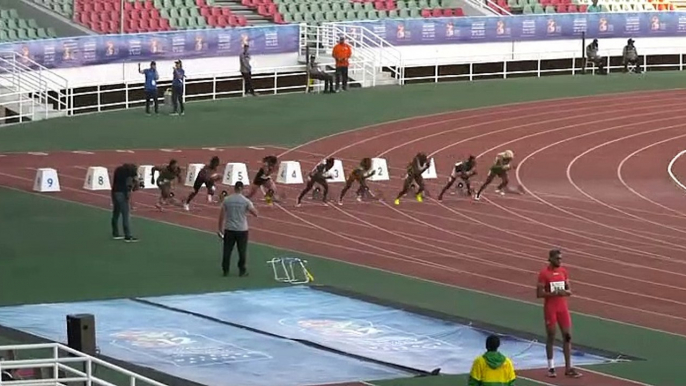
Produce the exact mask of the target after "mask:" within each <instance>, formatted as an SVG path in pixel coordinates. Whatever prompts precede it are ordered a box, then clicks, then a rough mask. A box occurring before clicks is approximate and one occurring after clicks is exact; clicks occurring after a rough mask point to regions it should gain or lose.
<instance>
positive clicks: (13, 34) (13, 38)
mask: <svg viewBox="0 0 686 386" xmlns="http://www.w3.org/2000/svg"><path fill="white" fill-rule="evenodd" d="M7 35H8V36H9V40H10V41H13V42H14V41H17V40H19V37H18V36H17V30H13V29H11V30H8V31H7Z"/></svg>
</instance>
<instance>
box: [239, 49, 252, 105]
mask: <svg viewBox="0 0 686 386" xmlns="http://www.w3.org/2000/svg"><path fill="white" fill-rule="evenodd" d="M249 48H250V46H248V45H247V44H246V45H244V46H243V52H241V55H240V56H239V60H240V63H241V75H242V76H243V80H244V81H245V93H246V94H251V95H252V96H256V95H255V89H253V87H252V65H251V64H250V52H248V50H249Z"/></svg>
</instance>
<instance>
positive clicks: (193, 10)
mask: <svg viewBox="0 0 686 386" xmlns="http://www.w3.org/2000/svg"><path fill="white" fill-rule="evenodd" d="M188 14H189V15H190V16H191V17H198V16H201V15H200V10H199V9H198V7H193V8H188Z"/></svg>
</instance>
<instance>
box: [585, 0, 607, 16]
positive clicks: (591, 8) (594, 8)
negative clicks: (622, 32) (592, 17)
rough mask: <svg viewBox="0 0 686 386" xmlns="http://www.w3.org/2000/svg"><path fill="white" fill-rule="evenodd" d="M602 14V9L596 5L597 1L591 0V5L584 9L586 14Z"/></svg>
mask: <svg viewBox="0 0 686 386" xmlns="http://www.w3.org/2000/svg"><path fill="white" fill-rule="evenodd" d="M596 12H603V7H602V6H600V5H598V0H593V1H592V3H591V5H589V6H588V8H586V13H596Z"/></svg>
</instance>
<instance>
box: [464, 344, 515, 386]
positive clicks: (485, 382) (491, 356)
mask: <svg viewBox="0 0 686 386" xmlns="http://www.w3.org/2000/svg"><path fill="white" fill-rule="evenodd" d="M499 347H500V338H498V336H496V335H491V336H489V337H488V338H486V352H485V353H484V354H483V355H480V356H479V357H477V358H476V359H475V360H474V364H472V371H470V373H469V383H467V385H468V386H515V381H516V380H517V376H516V375H515V371H514V365H513V364H512V361H511V360H510V358H508V357H506V356H505V355H503V354H501V353H500V352H499V351H498V348H499Z"/></svg>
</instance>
